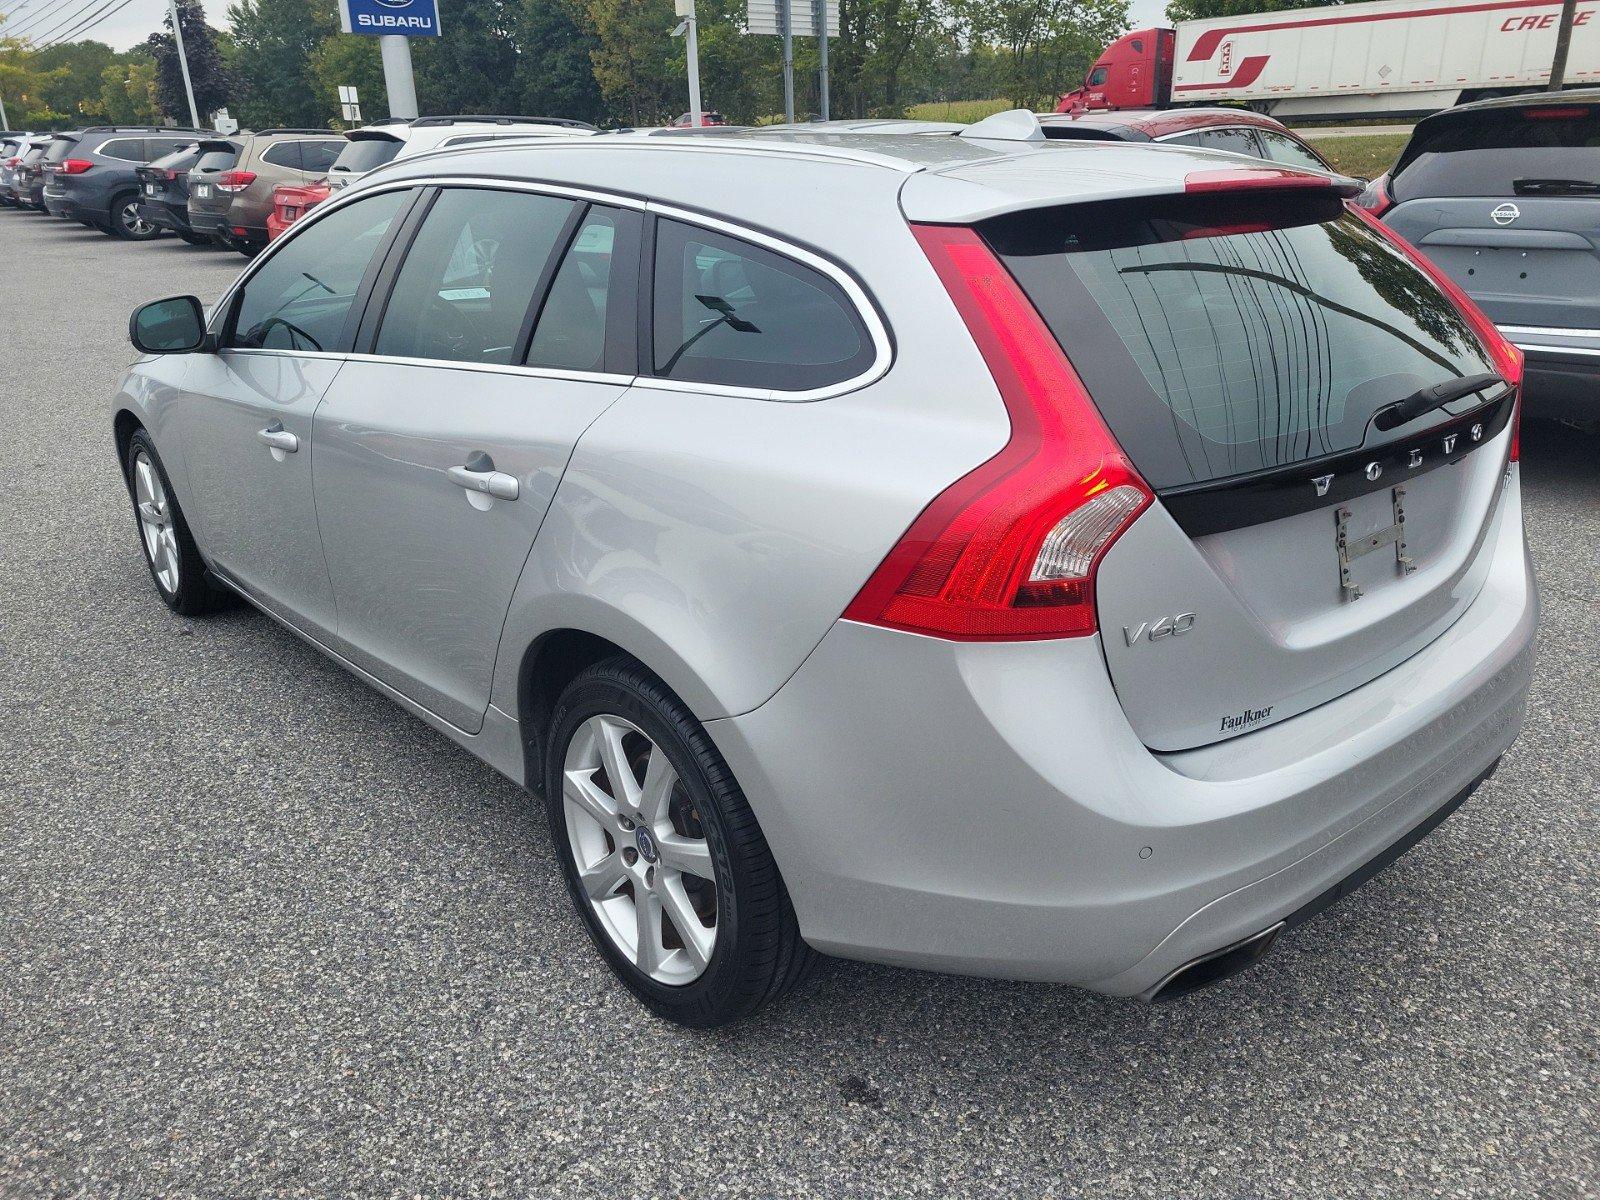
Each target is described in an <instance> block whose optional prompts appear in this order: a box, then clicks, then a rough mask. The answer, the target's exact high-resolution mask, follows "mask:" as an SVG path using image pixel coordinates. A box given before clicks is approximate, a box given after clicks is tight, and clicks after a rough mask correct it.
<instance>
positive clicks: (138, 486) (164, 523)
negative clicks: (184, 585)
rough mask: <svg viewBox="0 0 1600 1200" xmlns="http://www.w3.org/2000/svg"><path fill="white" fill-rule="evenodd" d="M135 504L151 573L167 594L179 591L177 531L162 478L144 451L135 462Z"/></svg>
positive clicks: (136, 456) (140, 452) (135, 457)
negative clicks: (148, 556)
mask: <svg viewBox="0 0 1600 1200" xmlns="http://www.w3.org/2000/svg"><path fill="white" fill-rule="evenodd" d="M133 502H134V505H135V506H136V507H137V508H138V510H139V532H140V533H141V534H142V535H143V536H144V548H145V550H146V551H147V552H148V553H149V555H150V570H151V571H152V572H153V573H154V575H155V577H156V582H157V583H159V584H160V585H161V587H162V590H164V591H165V592H167V594H168V595H175V594H176V593H177V591H178V531H177V530H176V529H175V528H173V524H172V504H171V502H170V501H169V500H168V499H167V489H166V488H165V487H163V486H162V484H161V475H160V473H159V472H158V471H157V470H156V467H155V464H154V463H153V462H151V461H150V456H149V455H148V454H146V453H145V452H144V451H143V450H141V451H139V453H138V454H136V455H135V456H134V459H133Z"/></svg>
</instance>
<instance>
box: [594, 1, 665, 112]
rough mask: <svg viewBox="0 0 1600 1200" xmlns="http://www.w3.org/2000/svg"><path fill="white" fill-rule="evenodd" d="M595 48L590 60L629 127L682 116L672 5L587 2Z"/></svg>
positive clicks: (608, 100)
mask: <svg viewBox="0 0 1600 1200" xmlns="http://www.w3.org/2000/svg"><path fill="white" fill-rule="evenodd" d="M588 17H589V24H590V26H591V27H592V28H593V30H594V36H595V41H596V45H595V47H594V49H593V50H592V51H591V52H590V55H589V58H590V61H591V62H592V63H593V65H594V77H595V81H596V82H597V83H598V84H599V85H600V93H601V95H602V96H604V97H605V101H606V103H607V105H609V106H610V109H611V111H612V113H613V114H615V115H616V116H617V117H619V118H620V119H621V120H622V121H623V122H624V123H625V124H628V125H659V124H661V123H663V122H665V121H670V120H671V119H672V118H673V117H676V116H677V115H678V114H679V113H681V112H682V111H683V106H680V104H679V97H680V96H681V95H682V94H683V93H684V91H685V86H686V85H685V83H684V76H683V68H682V67H681V66H680V65H679V53H680V52H678V51H676V50H675V49H674V47H673V45H672V41H673V39H672V37H671V32H672V28H673V26H674V25H676V24H677V22H678V18H677V16H676V14H675V13H674V12H673V10H672V4H671V0H588Z"/></svg>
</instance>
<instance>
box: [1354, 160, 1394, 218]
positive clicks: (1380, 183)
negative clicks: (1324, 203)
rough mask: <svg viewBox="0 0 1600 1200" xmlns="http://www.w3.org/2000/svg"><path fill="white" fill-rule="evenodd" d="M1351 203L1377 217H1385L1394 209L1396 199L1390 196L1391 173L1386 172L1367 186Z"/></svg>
mask: <svg viewBox="0 0 1600 1200" xmlns="http://www.w3.org/2000/svg"><path fill="white" fill-rule="evenodd" d="M1350 203H1352V204H1354V205H1355V206H1356V207H1357V208H1359V209H1363V210H1365V211H1366V212H1369V213H1371V214H1372V215H1373V216H1375V217H1381V216H1383V214H1384V213H1386V212H1388V211H1389V210H1390V209H1391V208H1393V207H1394V197H1392V196H1391V195H1389V173H1388V172H1387V171H1385V172H1384V173H1383V174H1382V175H1379V176H1378V177H1377V178H1376V179H1374V180H1373V181H1372V182H1371V183H1369V184H1367V186H1366V187H1364V188H1362V189H1361V194H1360V195H1359V196H1357V197H1356V198H1355V199H1354V200H1352V201H1351V202H1350Z"/></svg>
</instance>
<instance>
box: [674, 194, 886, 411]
mask: <svg viewBox="0 0 1600 1200" xmlns="http://www.w3.org/2000/svg"><path fill="white" fill-rule="evenodd" d="M654 339H655V354H654V360H655V361H654V371H655V374H656V375H658V376H660V377H662V378H664V379H682V380H690V381H693V382H696V383H713V384H727V385H731V386H736V387H749V388H761V389H772V390H775V391H809V390H811V389H812V388H819V387H826V386H828V385H829V384H832V383H839V382H841V381H843V380H846V379H849V378H851V377H852V376H855V375H859V374H861V373H862V372H863V371H865V370H866V369H867V367H868V366H870V365H871V363H872V358H873V348H872V339H871V338H870V336H869V335H868V334H867V331H866V328H865V327H864V326H863V325H862V323H861V318H860V317H859V316H858V315H857V313H856V311H855V308H854V307H853V306H852V305H851V303H850V301H849V300H848V299H847V298H846V297H845V296H844V294H843V293H842V292H841V291H840V290H839V288H838V286H837V285H836V284H834V283H833V281H832V280H830V279H827V278H826V277H824V276H823V275H820V274H818V273H817V272H816V271H813V270H811V269H810V268H809V267H804V266H801V265H800V264H799V263H796V262H793V261H792V260H790V259H787V258H784V257H783V256H781V255H778V254H774V253H772V252H771V251H769V250H765V249H763V248H761V247H759V246H755V245H752V244H751V243H749V242H746V241H742V240H740V239H738V238H733V237H728V236H726V235H724V234H720V233H712V232H711V231H709V230H705V229H696V228H694V227H692V226H689V225H682V224H679V223H678V222H676V221H666V220H663V221H658V222H657V224H656V258H655V303H654Z"/></svg>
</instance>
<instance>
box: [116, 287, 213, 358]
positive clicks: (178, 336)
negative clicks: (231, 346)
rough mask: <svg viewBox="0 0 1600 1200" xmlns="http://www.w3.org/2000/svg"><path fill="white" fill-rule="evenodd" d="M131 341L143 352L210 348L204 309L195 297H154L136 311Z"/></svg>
mask: <svg viewBox="0 0 1600 1200" xmlns="http://www.w3.org/2000/svg"><path fill="white" fill-rule="evenodd" d="M128 340H129V341H130V342H132V343H133V345H134V348H135V349H136V350H138V351H139V352H140V353H141V354H188V353H190V352H192V351H195V350H204V349H208V345H207V342H208V339H207V336H206V314H205V309H203V308H201V307H200V301H199V300H197V299H195V298H194V297H193V296H172V297H169V298H168V299H166V300H152V301H151V302H150V303H149V304H144V305H140V306H139V307H138V308H136V309H134V310H133V316H132V317H130V318H129V319H128Z"/></svg>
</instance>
